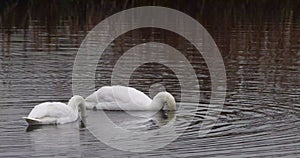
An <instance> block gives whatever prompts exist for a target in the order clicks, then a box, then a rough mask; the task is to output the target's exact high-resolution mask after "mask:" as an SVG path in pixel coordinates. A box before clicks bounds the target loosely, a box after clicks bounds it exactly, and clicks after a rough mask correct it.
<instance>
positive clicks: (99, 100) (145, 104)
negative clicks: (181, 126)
mask: <svg viewBox="0 0 300 158" xmlns="http://www.w3.org/2000/svg"><path fill="white" fill-rule="evenodd" d="M85 104H86V108H87V109H96V110H124V111H127V110H161V109H163V107H164V105H166V107H167V109H168V110H170V111H173V110H176V102H175V99H174V97H173V96H172V95H171V94H170V93H169V92H159V93H158V94H157V95H156V96H154V98H153V100H152V99H151V98H149V97H148V96H147V95H146V94H144V93H143V92H141V91H139V90H137V89H135V88H132V87H125V86H104V87H101V88H100V89H98V90H97V91H96V92H94V93H92V94H91V95H89V96H88V97H87V98H86V99H85Z"/></svg>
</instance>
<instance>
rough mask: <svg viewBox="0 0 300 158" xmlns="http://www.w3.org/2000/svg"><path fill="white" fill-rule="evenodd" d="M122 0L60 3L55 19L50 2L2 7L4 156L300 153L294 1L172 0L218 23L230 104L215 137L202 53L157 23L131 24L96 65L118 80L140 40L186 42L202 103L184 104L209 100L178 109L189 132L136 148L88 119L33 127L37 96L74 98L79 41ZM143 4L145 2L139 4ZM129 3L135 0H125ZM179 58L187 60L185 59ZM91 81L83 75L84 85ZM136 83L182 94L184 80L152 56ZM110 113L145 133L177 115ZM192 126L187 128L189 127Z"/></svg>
mask: <svg viewBox="0 0 300 158" xmlns="http://www.w3.org/2000/svg"><path fill="white" fill-rule="evenodd" d="M113 3H114V2H111V3H109V2H106V3H103V4H102V7H100V8H97V6H99V5H95V6H96V7H92V9H91V8H89V7H91V6H89V7H87V8H89V11H88V12H87V15H85V17H82V16H83V15H81V14H80V13H76V11H75V9H74V8H71V9H70V10H69V11H66V12H59V11H58V12H57V14H56V15H53V17H52V20H46V19H44V18H42V17H43V16H44V15H45V14H46V15H47V13H49V12H50V11H49V10H52V9H53V8H55V7H49V8H48V9H47V10H45V11H43V10H32V9H30V8H31V7H33V6H34V5H38V4H34V3H33V4H30V5H29V6H27V8H26V7H25V6H24V5H17V8H23V9H28V10H29V11H32V12H34V13H36V12H39V13H41V14H38V15H37V14H29V13H28V14H26V16H24V17H25V19H26V20H24V21H25V22H23V23H22V22H18V21H17V20H16V21H13V18H11V20H9V21H7V18H8V17H9V15H7V14H5V13H6V12H4V11H3V12H4V13H3V12H2V14H3V15H2V16H3V17H4V18H2V21H1V22H2V24H1V31H0V35H1V39H0V45H1V54H0V61H1V62H0V64H1V65H0V95H1V100H0V157H31V156H32V157H52V156H55V157H160V156H162V155H163V156H165V157H171V156H172V157H185V156H192V157H245V156H247V157H250V156H251V157H255V156H257V157H265V156H274V157H297V156H299V155H300V134H299V129H300V121H299V120H300V119H299V116H300V104H299V101H300V99H299V98H300V97H299V96H300V92H299V89H300V83H299V74H300V73H299V72H300V66H299V65H300V27H299V26H300V15H299V11H297V10H296V9H293V7H286V5H285V4H277V3H276V4H274V5H270V8H273V9H274V8H277V9H278V8H281V7H282V8H284V9H283V10H280V12H272V11H270V12H269V13H266V12H264V11H262V10H263V9H262V8H263V7H262V8H259V7H258V10H257V11H256V7H255V6H256V5H255V4H256V3H253V4H250V6H248V7H249V8H246V11H243V10H242V9H238V7H234V8H232V9H230V6H228V5H227V6H225V7H224V8H223V9H222V10H221V11H220V10H219V11H214V10H212V11H209V8H210V7H211V5H212V4H211V3H210V2H208V3H206V4H205V5H204V7H203V8H202V7H200V8H202V9H201V12H202V13H201V12H200V13H199V12H197V9H198V8H197V7H199V6H201V4H202V1H201V3H200V2H199V4H197V5H195V7H194V6H189V5H187V6H182V7H176V6H172V5H171V7H173V8H179V10H182V11H185V10H189V9H187V8H196V10H195V11H185V12H186V13H188V14H190V15H191V16H193V17H196V18H197V20H198V21H200V22H201V24H203V25H204V27H205V28H206V29H207V30H208V31H209V33H210V34H211V35H212V37H213V38H214V40H215V41H216V44H217V45H218V47H219V49H220V51H221V54H222V57H223V60H224V63H225V68H226V75H227V93H226V100H225V104H224V106H223V109H222V111H221V113H220V115H218V121H217V122H216V124H215V125H214V126H213V127H212V129H211V130H210V132H209V133H208V134H207V135H206V136H203V137H198V134H199V128H200V125H201V123H203V122H204V121H206V120H210V119H211V118H210V117H209V116H206V115H205V114H206V111H207V110H208V109H207V105H208V102H209V99H210V97H211V96H210V92H211V82H210V75H209V71H208V68H207V66H206V64H205V61H204V59H203V57H201V56H200V55H199V54H198V53H197V52H196V50H195V48H194V47H193V46H192V45H191V44H189V43H188V42H187V41H186V40H185V39H183V38H181V37H179V36H178V35H176V34H174V33H171V32H168V31H166V30H161V29H151V28H144V29H138V30H133V31H131V32H128V33H126V34H125V35H122V36H120V37H119V38H118V39H116V40H115V41H114V42H113V43H112V44H111V45H110V46H109V47H108V48H107V49H106V51H105V53H104V54H103V56H102V57H101V60H100V61H99V63H98V66H97V71H96V81H95V83H96V87H97V88H99V87H101V86H104V85H109V84H110V83H111V80H110V76H111V74H112V69H113V66H114V65H115V63H116V61H117V60H118V58H119V57H120V56H121V55H122V53H123V52H125V51H126V50H128V49H130V48H131V47H133V46H135V45H137V44H140V43H144V42H150V41H155V42H163V43H167V44H169V45H171V46H173V47H175V48H177V49H178V50H179V51H180V52H182V54H184V55H185V56H186V58H187V59H188V60H189V61H190V62H191V63H192V64H193V66H194V69H195V72H196V73H197V78H198V80H199V84H200V87H201V91H200V94H201V95H200V102H199V103H194V102H183V103H182V104H181V105H182V106H185V107H187V108H189V107H191V108H192V107H195V106H199V107H201V109H200V110H198V111H194V112H196V115H195V116H194V115H193V114H187V113H185V112H183V111H178V112H176V113H175V116H176V126H177V127H178V130H179V131H181V132H184V133H183V135H181V136H180V137H179V138H178V139H176V140H175V141H173V142H172V143H170V144H169V145H167V146H165V147H163V148H161V149H157V150H154V151H149V152H145V153H133V152H126V151H120V150H116V149H114V148H111V147H109V146H107V145H105V144H104V143H102V142H100V141H99V140H97V139H96V137H95V136H93V135H92V134H91V132H90V131H88V130H87V129H84V128H80V127H79V122H74V123H70V124H66V125H59V126H44V127H39V128H36V129H28V128H27V125H26V123H25V121H24V120H22V117H23V116H26V115H28V113H29V112H30V110H31V109H32V107H33V106H34V105H36V104H38V103H40V102H43V101H62V102H67V100H68V99H69V98H70V97H71V96H72V69H73V62H74V59H75V56H76V53H77V50H78V48H79V46H80V43H81V41H82V40H83V39H84V37H85V35H86V34H87V33H88V30H90V29H91V28H92V27H93V26H95V25H96V24H97V23H98V22H99V21H100V20H101V19H103V18H104V17H106V16H109V15H111V14H112V13H114V12H117V11H120V10H122V5H120V6H119V5H116V6H114V7H113V9H112V10H108V9H103V8H109V7H108V6H111V5H112V4H113ZM177 4H178V5H179V6H180V4H179V3H177ZM262 4H264V3H261V5H262ZM266 4H268V3H267V2H266ZM10 5H11V6H14V5H13V4H10ZM53 5H54V4H52V5H50V6H53ZM127 5H129V4H127ZM139 5H142V4H137V6H139ZM163 5H164V6H168V4H163ZM236 5H243V3H242V2H240V3H237V4H236ZM245 6H246V5H245ZM258 6H260V5H258ZM295 6H297V4H296V5H295ZM119 7H120V8H119ZM126 7H128V6H126V5H125V8H126ZM217 8H218V7H217ZM60 9H61V7H58V10H60ZM265 9H266V8H265ZM191 10H193V9H191ZM199 10H200V9H199ZM19 12H21V11H19ZM96 13H99V14H96ZM221 13H222V14H221ZM223 13H224V14H223ZM234 13H236V14H234ZM246 13H247V14H246ZM20 14H21V13H18V11H17V12H16V13H15V14H12V15H10V16H11V17H18V15H20ZM4 15H5V16H4ZM29 15H30V16H32V17H30V16H29ZM71 15H72V16H71ZM60 16H61V17H60ZM29 17H30V18H29ZM208 17H209V18H208ZM5 18H6V21H5ZM3 19H4V20H3ZM82 19H84V20H82ZM88 19H89V20H88ZM4 22H5V23H4ZM45 23H48V24H45ZM128 62H130V61H128ZM177 66H178V67H181V68H182V69H184V67H182V66H181V65H180V63H178V64H177ZM124 69H126V68H124ZM85 82H86V81H85V80H83V81H82V83H83V84H84V83H85ZM130 85H131V86H133V87H135V88H137V89H139V90H141V91H143V92H145V93H146V94H148V95H150V96H153V95H154V94H155V93H156V92H157V91H159V90H160V89H161V88H163V89H166V90H168V91H169V92H171V93H172V94H173V95H174V96H175V98H176V100H177V101H178V102H181V98H180V96H181V91H180V83H179V81H178V79H177V78H176V76H175V74H174V72H172V71H170V69H168V68H167V67H165V66H163V65H160V64H155V63H148V64H144V65H142V66H140V67H139V68H138V69H137V70H135V71H134V73H133V74H132V76H131V78H130ZM162 86H163V87H162ZM90 89H92V87H90ZM191 93H192V92H191ZM191 100H192V99H191ZM106 113H107V115H108V116H109V117H110V118H111V119H112V120H113V121H114V123H115V124H116V125H118V126H120V127H122V128H126V129H129V130H133V131H142V132H145V131H146V132H147V131H148V132H151V131H154V130H156V129H159V128H161V126H163V125H165V124H166V123H167V122H168V121H169V120H168V118H170V114H164V113H159V114H158V115H156V116H155V117H152V118H147V119H142V118H140V119H137V118H132V117H130V116H129V115H127V114H126V113H124V112H106ZM88 114H89V116H90V119H91V118H96V117H92V116H94V115H97V112H95V111H89V112H88ZM167 116H168V117H167ZM171 118H172V117H171ZM91 121H97V120H95V119H94V120H91ZM186 127H187V129H186V130H183V129H184V128H186ZM167 136H168V134H167V133H166V134H161V135H157V137H156V138H157V139H153V140H148V141H158V142H160V141H164V140H166V137H167ZM124 139H125V138H124ZM114 141H120V140H114ZM127 141H128V140H127ZM136 148H140V146H138V147H136Z"/></svg>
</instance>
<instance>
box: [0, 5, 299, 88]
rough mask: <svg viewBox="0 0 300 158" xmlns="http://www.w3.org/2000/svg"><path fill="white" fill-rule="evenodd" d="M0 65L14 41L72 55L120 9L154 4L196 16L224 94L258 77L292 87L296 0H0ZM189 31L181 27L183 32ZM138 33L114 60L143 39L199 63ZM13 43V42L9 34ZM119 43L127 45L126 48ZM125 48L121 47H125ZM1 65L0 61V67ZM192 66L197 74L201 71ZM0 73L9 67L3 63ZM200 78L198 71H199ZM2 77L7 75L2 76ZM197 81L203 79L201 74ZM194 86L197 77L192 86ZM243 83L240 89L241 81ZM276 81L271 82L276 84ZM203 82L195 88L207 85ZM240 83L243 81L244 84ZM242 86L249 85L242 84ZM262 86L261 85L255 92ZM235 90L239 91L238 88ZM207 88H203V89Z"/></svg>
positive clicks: (168, 37) (162, 36)
mask: <svg viewBox="0 0 300 158" xmlns="http://www.w3.org/2000/svg"><path fill="white" fill-rule="evenodd" d="M0 4H1V5H0V6H1V7H0V15H1V16H0V26H1V43H0V45H1V51H2V53H1V54H2V56H3V57H2V58H3V59H2V60H3V61H4V60H8V59H9V57H10V56H11V51H12V49H14V45H12V44H15V42H16V40H17V41H21V43H22V44H23V47H22V48H23V50H24V51H40V52H42V53H43V52H48V53H49V52H51V51H63V50H70V49H71V50H76V49H77V48H79V46H80V43H81V41H82V40H83V38H84V37H85V35H86V34H87V33H88V31H89V30H91V29H92V28H93V27H94V26H95V25H96V24H98V23H99V22H100V21H101V20H102V19H104V18H106V17H108V16H110V15H112V14H113V13H116V12H118V11H121V10H124V9H126V8H131V7H137V6H144V5H156V6H165V7H171V8H174V9H178V10H180V11H183V12H185V13H187V14H189V15H190V16H192V17H194V18H196V19H197V20H198V21H199V22H200V23H201V24H202V25H204V27H205V28H206V29H207V30H208V31H209V33H210V34H211V35H212V37H213V38H214V40H215V41H216V43H217V45H218V47H219V48H220V51H221V53H222V56H223V57H224V61H225V66H226V70H227V71H228V72H227V73H228V76H229V80H228V82H229V84H228V88H229V90H230V91H231V90H234V89H235V87H236V86H242V85H245V84H246V83H245V81H253V80H259V81H260V82H264V83H265V84H266V85H265V86H267V87H268V86H270V85H269V83H274V84H273V86H286V85H285V83H286V82H289V81H290V82H292V83H294V86H298V85H297V83H298V82H297V81H296V79H295V78H296V77H297V73H298V72H299V68H298V67H299V53H298V52H299V38H300V33H299V32H300V31H299V24H300V21H299V17H300V16H299V9H298V8H299V6H300V4H299V1H293V0H287V1H279V0H275V1H274V0H262V1H238V0H229V1H216V0H200V1H193V3H192V2H190V3H186V1H180V0H179V1H158V0H156V1H129V0H125V1H117V0H113V1H96V0H92V1H42V2H41V1H35V0H28V1H13V0H12V1H1V2H0ZM187 31H188V30H187ZM164 32H166V31H162V30H160V31H157V30H155V29H148V30H147V29H144V30H143V29H140V30H138V31H137V32H135V33H128V34H127V36H128V35H130V36H131V38H126V35H124V36H123V37H120V38H119V40H115V41H114V42H115V43H114V44H115V46H114V47H113V50H114V51H115V52H117V53H119V55H120V54H121V53H122V52H124V51H126V49H128V48H130V47H132V46H134V45H136V44H139V43H142V42H146V41H157V42H164V43H168V44H170V45H172V46H175V47H176V48H177V49H178V50H180V51H181V52H183V53H184V54H185V55H186V56H187V58H188V59H189V60H190V61H191V62H195V63H197V62H198V64H199V63H200V64H201V63H202V62H201V61H200V62H199V60H202V59H201V57H196V56H195V49H194V48H193V47H192V46H191V45H190V44H189V43H188V42H186V41H185V40H184V39H182V38H179V37H177V36H176V34H172V33H164ZM20 34H21V35H22V36H18V38H17V39H16V38H14V39H12V37H14V36H15V35H20ZM125 44H127V45H126V46H125ZM126 47H127V48H126ZM2 65H3V64H2ZM203 65H204V66H205V63H204V64H202V66H199V70H197V68H196V71H198V73H199V74H203V71H205V73H207V70H206V69H203ZM3 67H4V68H3V70H6V69H9V68H5V67H7V66H3ZM205 73H204V74H205ZM5 74H7V73H6V72H5ZM204 78H205V79H203V80H204V81H203V82H208V81H207V79H208V78H207V76H206V77H205V76H204ZM199 82H201V80H200V81H199ZM244 83H245V84H244ZM275 83H276V84H275ZM207 84H210V83H201V85H207ZM246 85H247V84H246ZM246 87H249V86H246ZM262 88H263V87H262ZM240 89H244V88H243V87H240ZM207 90H208V89H207Z"/></svg>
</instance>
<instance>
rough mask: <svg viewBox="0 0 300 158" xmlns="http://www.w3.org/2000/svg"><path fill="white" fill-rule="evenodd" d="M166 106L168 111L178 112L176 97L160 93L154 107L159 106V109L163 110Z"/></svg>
mask: <svg viewBox="0 0 300 158" xmlns="http://www.w3.org/2000/svg"><path fill="white" fill-rule="evenodd" d="M165 104H166V106H167V109H168V110H170V111H173V110H176V102H175V99H174V97H173V96H172V95H171V94H170V93H168V92H160V93H158V94H157V95H156V96H155V97H154V98H153V100H152V102H151V105H152V106H158V107H159V109H162V108H163V106H164V105H165Z"/></svg>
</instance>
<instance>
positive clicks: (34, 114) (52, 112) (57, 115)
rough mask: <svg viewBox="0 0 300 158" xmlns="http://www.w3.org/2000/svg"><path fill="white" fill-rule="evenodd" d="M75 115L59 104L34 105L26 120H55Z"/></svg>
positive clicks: (69, 109) (69, 108) (64, 105)
mask: <svg viewBox="0 0 300 158" xmlns="http://www.w3.org/2000/svg"><path fill="white" fill-rule="evenodd" d="M75 115H76V114H75V112H73V111H72V109H71V107H69V106H67V105H66V104H64V103H61V102H45V103H41V104H38V105H36V106H35V107H34V108H33V109H32V111H31V112H30V113H29V115H28V118H34V119H37V120H42V119H46V118H47V120H53V119H54V120H57V119H61V118H65V117H74V116H75Z"/></svg>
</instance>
